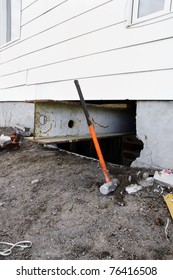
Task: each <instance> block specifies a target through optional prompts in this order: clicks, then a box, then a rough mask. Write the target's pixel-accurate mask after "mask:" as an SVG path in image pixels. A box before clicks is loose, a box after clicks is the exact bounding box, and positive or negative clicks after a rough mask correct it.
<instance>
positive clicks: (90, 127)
mask: <svg viewBox="0 0 173 280" xmlns="http://www.w3.org/2000/svg"><path fill="white" fill-rule="evenodd" d="M74 83H75V86H76V88H77V91H78V94H79V97H80V101H81V105H82V107H83V110H84V113H85V117H86V120H87V123H88V127H89V131H90V134H91V137H92V140H93V143H94V147H95V149H96V152H97V156H98V158H99V162H100V166H101V168H102V171H103V174H104V176H105V180H106V183H109V182H111V179H110V177H109V171H108V169H107V167H106V163H105V161H104V158H103V155H102V151H101V149H100V145H99V142H98V139H97V136H96V132H95V129H94V126H93V124H92V121H91V117H90V115H89V112H88V110H87V106H86V103H85V100H84V98H83V94H82V91H81V88H80V85H79V82H78V80H75V81H74Z"/></svg>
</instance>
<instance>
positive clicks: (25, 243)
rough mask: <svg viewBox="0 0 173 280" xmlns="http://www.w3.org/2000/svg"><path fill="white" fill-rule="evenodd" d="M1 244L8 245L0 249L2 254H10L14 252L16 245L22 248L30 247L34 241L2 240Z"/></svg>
mask: <svg viewBox="0 0 173 280" xmlns="http://www.w3.org/2000/svg"><path fill="white" fill-rule="evenodd" d="M0 246H7V247H6V248H4V249H0V255H1V256H9V255H10V254H11V253H12V250H13V249H14V247H20V248H22V249H25V248H30V247H31V246H32V242H31V241H19V242H17V243H15V244H13V243H7V242H0Z"/></svg>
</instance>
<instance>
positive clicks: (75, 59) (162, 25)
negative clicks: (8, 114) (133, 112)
mask: <svg viewBox="0 0 173 280" xmlns="http://www.w3.org/2000/svg"><path fill="white" fill-rule="evenodd" d="M128 2H129V1H127V0H87V1H81V0H68V1H67V0H66V1H65V0H23V1H22V21H21V38H20V40H18V41H16V42H15V43H13V44H9V45H6V46H5V47H4V48H2V49H1V50H0V100H3V101H4V100H6V98H7V99H8V98H10V100H13V101H15V100H16V101H22V100H31V99H34V98H35V99H57V100H76V99H78V94H77V92H76V88H75V86H74V82H73V80H74V79H79V80H80V83H81V87H82V89H83V91H84V94H85V98H86V99H87V100H89V99H90V100H100V99H101V100H105V99H111V100H114V99H135V100H136V99H137V100H141V99H143V100H148V99H152V100H153V99H167V100H170V99H173V84H172V78H171V77H172V75H173V56H172V49H173V28H172V26H173V17H172V15H171V13H170V14H169V18H167V20H160V18H158V21H157V22H156V23H154V24H150V22H149V23H148V22H147V24H143V25H142V26H139V25H138V24H137V26H136V25H135V24H134V25H133V24H132V25H130V26H129V27H127V15H126V11H129V12H131V13H132V6H127V3H128ZM130 2H131V3H132V1H130ZM140 3H142V2H140ZM156 13H157V12H156ZM154 14H155V13H153V14H152V15H154ZM147 16H148V15H147ZM149 16H150V15H149ZM145 17H146V16H144V17H141V18H145ZM161 19H162V18H161ZM10 93H11V94H10Z"/></svg>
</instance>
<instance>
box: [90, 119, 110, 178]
mask: <svg viewBox="0 0 173 280" xmlns="http://www.w3.org/2000/svg"><path fill="white" fill-rule="evenodd" d="M89 131H90V134H91V137H92V140H93V142H94V147H95V149H96V152H97V156H98V158H99V162H100V166H101V168H102V171H103V174H104V176H105V180H106V183H109V182H111V179H110V177H109V172H108V169H107V167H106V163H105V161H104V158H103V155H102V151H101V149H100V145H99V142H98V139H97V136H96V133H95V129H94V126H93V125H92V124H91V125H90V126H89Z"/></svg>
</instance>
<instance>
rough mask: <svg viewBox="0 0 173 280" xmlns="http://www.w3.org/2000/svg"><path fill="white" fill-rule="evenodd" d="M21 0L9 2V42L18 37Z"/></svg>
mask: <svg viewBox="0 0 173 280" xmlns="http://www.w3.org/2000/svg"><path fill="white" fill-rule="evenodd" d="M20 5H21V0H15V1H14V0H11V11H12V12H11V40H14V39H16V38H18V37H19V35H20V13H21V6H20Z"/></svg>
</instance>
